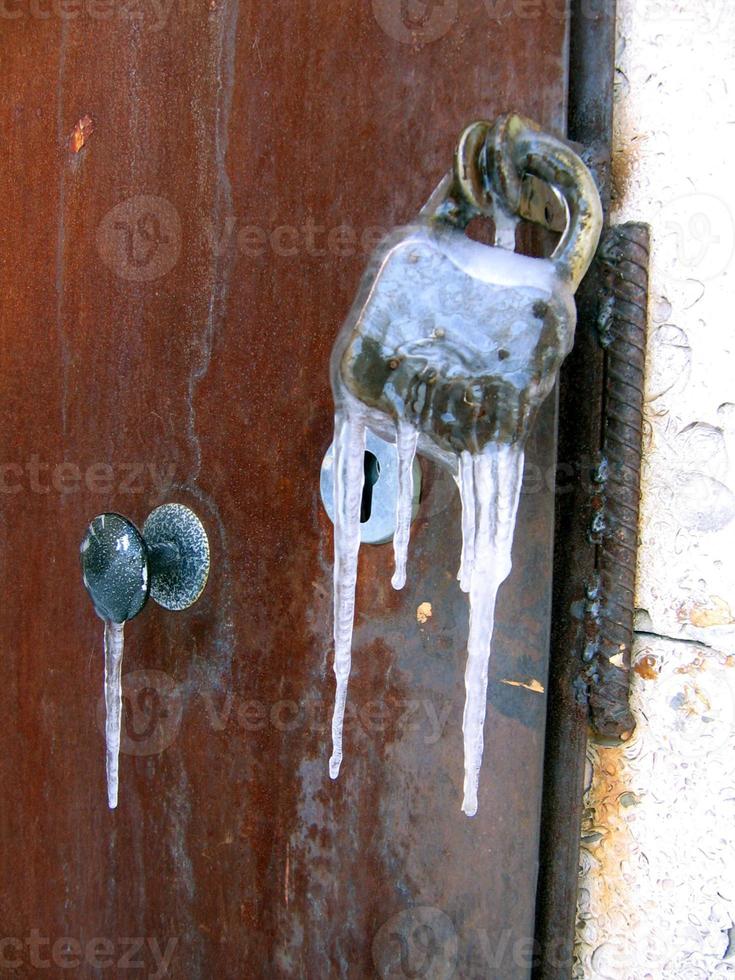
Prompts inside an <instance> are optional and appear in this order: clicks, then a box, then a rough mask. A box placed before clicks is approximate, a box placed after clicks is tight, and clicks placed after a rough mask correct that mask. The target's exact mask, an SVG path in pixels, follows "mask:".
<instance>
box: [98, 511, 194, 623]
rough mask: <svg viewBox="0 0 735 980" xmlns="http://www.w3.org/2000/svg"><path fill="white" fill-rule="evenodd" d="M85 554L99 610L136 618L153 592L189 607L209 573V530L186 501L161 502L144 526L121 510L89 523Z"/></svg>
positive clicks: (121, 619) (107, 615)
mask: <svg viewBox="0 0 735 980" xmlns="http://www.w3.org/2000/svg"><path fill="white" fill-rule="evenodd" d="M80 554H81V560H82V578H83V580H84V585H85V587H86V589H87V592H89V595H90V598H91V599H92V602H93V604H94V608H95V610H96V612H97V615H98V616H100V617H101V618H102V619H104V620H105V621H106V622H111V623H125V622H127V621H128V620H129V619H133V617H134V616H137V615H138V613H139V612H140V611H141V610H142V609H143V607H144V606H145V604H146V602H147V601H148V597H149V596H150V597H151V598H153V599H154V600H155V601H156V602H157V603H158V604H159V606H163V607H164V609H174V610H177V609H186V608H187V606H191V605H192V603H194V602H196V600H197V599H198V598H199V596H200V595H201V594H202V591H203V589H204V586H205V585H206V582H207V577H208V575H209V541H208V539H207V534H206V531H205V530H204V527H203V526H202V523H201V521H200V520H199V518H198V517H197V516H196V514H195V513H194V512H193V511H191V510H189V508H188V507H184V506H183V504H164V505H163V506H162V507H157V508H156V509H155V510H154V511H153V512H152V513H151V514H150V515H149V517H148V518H147V520H146V522H145V524H144V525H143V530H142V532H141V531H139V530H138V529H137V527H136V526H135V524H133V522H132V521H130V520H128V519H127V518H126V517H122V516H121V515H120V514H115V513H108V514H100V515H99V516H98V517H95V518H94V520H93V521H92V522H91V523H90V525H89V527H88V528H87V533H86V534H85V536H84V540H83V541H82V544H81V548H80Z"/></svg>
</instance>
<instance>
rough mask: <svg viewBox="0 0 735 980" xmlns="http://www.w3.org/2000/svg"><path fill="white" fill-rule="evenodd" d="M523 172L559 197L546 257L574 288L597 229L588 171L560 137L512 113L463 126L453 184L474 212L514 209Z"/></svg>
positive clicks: (598, 213) (597, 208)
mask: <svg viewBox="0 0 735 980" xmlns="http://www.w3.org/2000/svg"><path fill="white" fill-rule="evenodd" d="M524 174H531V175H532V176H534V177H538V178H539V179H540V180H543V181H544V182H545V183H547V184H549V185H550V186H551V187H554V188H555V189H556V190H557V191H558V192H559V194H560V195H561V197H562V199H563V200H564V202H565V205H566V209H567V224H566V228H565V230H564V232H563V233H562V236H561V239H560V240H559V243H558V245H557V247H556V248H555V250H554V252H553V254H552V255H551V261H553V263H554V265H555V266H556V268H557V271H558V273H559V275H560V276H561V277H562V278H564V279H566V280H567V281H568V282H569V284H570V286H571V288H572V290H573V291H576V289H577V286H578V285H579V283H580V282H581V280H582V278H583V276H584V274H585V273H586V271H587V269H588V268H589V265H590V262H591V261H592V258H593V256H594V254H595V250H596V248H597V243H598V241H599V238H600V232H601V231H602V205H601V203H600V195H599V193H598V191H597V187H596V185H595V181H594V179H593V177H592V174H591V173H590V172H589V170H588V169H587V167H586V166H585V165H584V163H583V162H582V160H581V159H580V158H579V156H578V155H577V154H576V153H575V152H574V150H572V149H571V148H570V147H569V146H567V145H566V143H564V142H562V141H561V140H559V139H556V138H555V137H554V136H551V135H550V134H549V133H545V132H543V131H542V130H541V129H540V127H539V126H537V125H536V123H534V122H532V121H531V120H530V119H526V118H524V117H523V116H519V115H516V114H515V113H511V114H508V115H505V116H500V117H499V118H498V119H496V120H495V122H494V123H489V122H482V121H480V122H475V123H472V124H471V125H470V126H468V127H467V128H466V129H465V130H464V132H463V133H462V135H461V137H460V140H459V144H458V146H457V152H456V154H455V166H454V190H455V195H456V193H457V192H459V194H461V196H462V197H463V198H464V200H465V201H466V202H467V204H468V205H469V207H470V208H471V209H473V210H474V211H475V212H476V213H480V214H486V215H492V214H493V212H494V209H495V207H497V206H499V207H502V208H504V210H506V211H507V212H509V213H511V214H514V215H518V214H519V212H520V204H521V187H522V178H523V176H524Z"/></svg>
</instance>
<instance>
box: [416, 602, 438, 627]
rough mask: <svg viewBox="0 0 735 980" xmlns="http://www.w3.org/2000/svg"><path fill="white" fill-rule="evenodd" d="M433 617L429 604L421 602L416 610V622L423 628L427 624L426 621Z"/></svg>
mask: <svg viewBox="0 0 735 980" xmlns="http://www.w3.org/2000/svg"><path fill="white" fill-rule="evenodd" d="M433 615H434V611H433V609H432V608H431V603H430V602H422V603H421V604H420V605H419V607H418V609H417V610H416V622H417V623H418V624H419V625H420V626H423V624H424V623H425V622H427V620H429V619H431V617H432V616H433Z"/></svg>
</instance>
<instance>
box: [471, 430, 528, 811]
mask: <svg viewBox="0 0 735 980" xmlns="http://www.w3.org/2000/svg"><path fill="white" fill-rule="evenodd" d="M465 466H466V464H465ZM472 468H473V477H474V494H475V497H476V500H477V525H476V527H475V543H474V567H473V569H472V572H471V580H470V628H469V638H468V641H467V666H466V670H465V691H466V700H465V708H464V718H463V721H462V732H463V734H464V753H465V776H464V799H463V801H462V810H463V811H464V813H466V814H467V816H470V817H471V816H474V815H475V813H477V787H478V782H479V775H480V766H481V765H482V753H483V748H484V741H483V728H484V725H485V710H486V707H487V677H488V666H489V661H490V649H491V643H492V636H493V627H494V623H495V600H496V598H497V594H498V589H499V588H500V586H501V584H502V583H503V582H504V581H505V579H506V578H507V577H508V575H509V574H510V569H511V549H512V545H513V529H514V526H515V518H516V512H517V510H518V498H519V495H520V489H521V482H522V479H523V450H522V449H520V448H518V447H515V446H497V445H488V446H486V447H485V449H484V451H483V452H482V453H480V454H478V455H476V456H473V457H472ZM469 482H470V478H469V476H467V475H464V473H463V476H462V483H463V486H465V487H466V486H467V484H468V483H469ZM468 503H469V502H468ZM465 509H467V510H469V506H466V505H465V503H464V501H463V516H464V510H465ZM463 530H464V520H463Z"/></svg>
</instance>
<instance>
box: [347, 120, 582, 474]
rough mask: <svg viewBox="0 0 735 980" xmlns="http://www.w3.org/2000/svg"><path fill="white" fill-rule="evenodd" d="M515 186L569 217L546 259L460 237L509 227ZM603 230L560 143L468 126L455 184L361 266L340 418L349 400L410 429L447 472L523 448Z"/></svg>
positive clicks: (523, 124) (533, 133) (578, 167)
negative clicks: (533, 190) (508, 448)
mask: <svg viewBox="0 0 735 980" xmlns="http://www.w3.org/2000/svg"><path fill="white" fill-rule="evenodd" d="M524 173H531V174H533V175H534V176H537V177H539V178H540V179H542V180H544V181H546V182H548V183H549V184H551V185H552V186H553V187H554V188H556V190H557V191H558V193H559V194H560V196H561V198H562V200H563V201H564V204H565V206H566V208H567V211H568V221H567V227H566V230H565V232H564V234H563V235H562V238H561V240H560V241H559V244H558V246H557V248H556V249H555V251H554V253H553V255H551V257H549V258H531V257H529V256H526V255H520V254H517V253H514V252H512V251H508V249H507V248H504V247H499V246H497V245H496V246H488V245H483V244H481V243H479V242H476V241H473V240H471V239H470V238H468V237H467V235H466V234H465V233H464V228H465V227H466V225H467V223H468V222H469V220H470V219H471V218H473V217H475V216H476V215H493V216H494V218H495V223H496V227H501V226H502V227H506V226H508V225H510V226H511V227H512V225H513V220H514V216H516V215H517V213H518V208H519V203H520V189H521V177H522V175H523V174H524ZM600 227H601V208H600V202H599V196H598V194H597V190H596V188H595V184H594V181H593V179H592V177H591V175H590V173H589V171H588V170H587V168H586V167H585V166H584V164H583V163H582V161H581V160H580V159H579V157H578V156H577V155H576V154H575V153H574V152H573V151H572V150H571V149H570V148H569V147H567V146H566V145H565V144H564V143H562V142H561V141H559V140H556V139H554V138H553V137H552V136H549V135H547V134H545V133H542V132H541V131H540V130H539V129H538V127H536V126H535V125H534V124H533V123H531V122H530V121H528V120H524V119H522V118H521V117H519V116H505V117H502V118H501V119H499V120H497V121H496V123H495V124H494V125H491V124H489V123H474V124H472V125H471V126H469V127H468V128H467V129H466V130H465V132H464V133H463V135H462V137H461V139H460V143H459V147H458V150H457V154H456V157H455V168H454V173H452V174H449V175H447V177H445V179H444V180H443V181H442V183H441V184H440V185H439V187H438V188H437V190H436V191H435V193H434V194H433V195H432V197H431V198H430V200H429V202H428V203H427V204H426V206H425V207H424V208H423V210H422V211H421V213H420V214H419V215H418V217H417V219H416V220H415V221H413V222H412V223H410V224H408V225H406V226H404V227H401V228H398V229H396V230H394V231H393V232H392V233H391V234H390V235H389V236H388V237H387V238H386V239H385V240H384V241H383V242H382V243H381V244H380V246H379V247H378V249H377V250H376V252H375V253H374V255H373V257H372V259H371V261H370V264H369V266H368V268H367V271H366V273H365V275H364V277H363V280H362V284H361V286H360V289H359V292H358V295H357V298H356V300H355V302H354V304H353V306H352V309H351V311H350V313H349V315H348V317H347V320H346V322H345V324H344V326H343V328H342V330H341V332H340V335H339V337H338V339H337V342H336V344H335V346H334V351H333V355H332V364H331V375H332V387H333V391H334V396H335V402H336V405H337V407H338V409H339V407H340V406H344V408H345V409H346V411H347V412H348V414H349V412H350V409H351V408H356V407H357V406H354V405H353V404H352V400H353V399H355V400H356V401H357V402H359V403H360V405H361V406H363V407H364V408H365V409H367V410H368V411H369V414H370V421H369V424H370V427H371V428H375V429H377V430H383V432H385V431H386V428H387V429H388V430H389V432H388V435H389V437H390V438H391V439H392V438H393V433H394V432H395V427H396V424H397V423H398V422H400V421H403V422H407V423H408V424H409V425H410V426H412V427H413V428H414V429H416V430H417V431H418V434H419V435H418V448H419V451H422V452H424V453H425V454H427V455H430V456H434V457H436V458H439V459H440V460H442V461H444V462H446V463H448V464H449V465H450V466H452V467H453V468H454V466H455V460H456V457H457V455H458V454H459V453H461V452H462V451H463V450H468V451H469V452H471V453H474V452H478V451H480V450H481V449H482V448H483V446H484V445H485V444H486V443H487V442H489V441H495V442H503V443H509V444H510V443H516V442H518V441H519V440H522V439H523V438H524V437H525V435H526V434H527V432H528V429H529V426H530V424H531V421H532V419H533V416H534V414H535V412H536V410H537V408H538V407H539V405H540V404H541V403H542V402H543V400H544V398H545V397H546V396H547V395H548V393H549V392H550V390H551V389H552V387H553V385H554V381H555V379H556V374H557V372H558V368H559V366H560V364H561V362H562V360H563V359H564V357H565V356H566V355H567V353H568V352H569V350H570V349H571V346H572V342H573V339H574V327H575V321H576V311H575V306H574V299H573V294H574V292H575V290H576V288H577V285H578V284H579V281H580V280H581V278H582V276H583V275H584V273H585V271H586V269H587V266H588V265H589V262H590V260H591V258H592V255H593V254H594V250H595V247H596V244H597V240H598V237H599V233H600ZM510 245H511V248H512V247H513V244H512V241H511V242H510ZM359 411H360V410H359V409H358V414H359Z"/></svg>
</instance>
